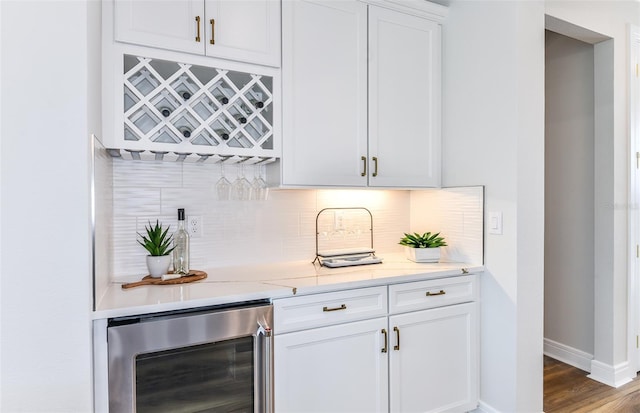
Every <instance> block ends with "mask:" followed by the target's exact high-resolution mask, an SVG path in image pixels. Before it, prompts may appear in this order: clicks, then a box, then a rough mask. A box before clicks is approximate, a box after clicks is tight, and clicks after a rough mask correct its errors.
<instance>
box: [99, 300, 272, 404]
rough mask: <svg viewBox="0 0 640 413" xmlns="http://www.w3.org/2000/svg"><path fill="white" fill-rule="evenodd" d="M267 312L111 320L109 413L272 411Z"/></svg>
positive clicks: (234, 311) (269, 314)
mask: <svg viewBox="0 0 640 413" xmlns="http://www.w3.org/2000/svg"><path fill="white" fill-rule="evenodd" d="M272 321H273V310H272V307H271V306H270V305H259V306H250V307H242V308H233V309H223V310H215V311H209V312H204V313H203V312H197V313H181V314H164V315H161V316H154V315H149V316H144V317H139V318H124V319H114V320H111V321H110V326H109V327H108V330H107V331H108V333H107V334H108V349H109V410H110V412H112V413H116V412H117V413H120V412H137V413H145V412H153V413H162V412H171V413H176V412H185V413H186V412H225V413H231V412H233V413H236V412H237V413H257V412H260V413H263V412H272V411H273V409H272V389H271V383H272V371H273V370H272V345H271V340H272V337H271V325H272Z"/></svg>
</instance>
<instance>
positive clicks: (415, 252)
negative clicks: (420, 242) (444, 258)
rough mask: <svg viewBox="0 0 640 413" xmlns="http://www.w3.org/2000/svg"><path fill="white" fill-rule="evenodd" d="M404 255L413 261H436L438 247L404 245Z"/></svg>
mask: <svg viewBox="0 0 640 413" xmlns="http://www.w3.org/2000/svg"><path fill="white" fill-rule="evenodd" d="M404 254H405V256H406V257H407V258H408V259H409V260H411V261H413V262H438V261H439V260H440V248H439V247H438V248H411V247H404Z"/></svg>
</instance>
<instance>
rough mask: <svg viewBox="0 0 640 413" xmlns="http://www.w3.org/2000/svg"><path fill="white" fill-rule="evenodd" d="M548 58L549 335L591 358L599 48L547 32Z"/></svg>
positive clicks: (546, 238)
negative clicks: (595, 123)
mask: <svg viewBox="0 0 640 413" xmlns="http://www.w3.org/2000/svg"><path fill="white" fill-rule="evenodd" d="M545 57H546V68H545V95H546V98H545V99H546V105H545V125H546V126H545V164H546V167H545V284H544V293H545V300H544V302H545V317H544V329H545V334H544V337H545V339H547V340H552V341H553V342H555V343H559V344H561V345H564V346H568V347H569V348H570V349H575V350H579V351H581V352H585V353H588V354H591V355H593V351H594V347H593V340H594V276H595V272H594V244H595V240H594V200H595V198H594V197H595V195H594V51H593V45H591V44H588V43H584V42H582V41H580V40H576V39H572V38H570V37H567V36H563V35H560V34H557V33H554V32H551V31H548V32H547V33H546V47H545ZM567 361H570V360H567ZM586 367H587V369H590V361H589V362H588V364H587V366H586Z"/></svg>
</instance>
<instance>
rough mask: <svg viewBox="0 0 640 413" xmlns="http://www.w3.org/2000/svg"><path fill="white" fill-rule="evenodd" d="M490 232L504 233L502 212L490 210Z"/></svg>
mask: <svg viewBox="0 0 640 413" xmlns="http://www.w3.org/2000/svg"><path fill="white" fill-rule="evenodd" d="M489 234H497V235H502V212H489Z"/></svg>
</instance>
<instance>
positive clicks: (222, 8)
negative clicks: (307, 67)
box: [205, 0, 280, 67]
mask: <svg viewBox="0 0 640 413" xmlns="http://www.w3.org/2000/svg"><path fill="white" fill-rule="evenodd" d="M205 9H206V14H207V18H206V22H205V23H206V37H207V41H206V54H207V55H208V56H215V57H221V58H226V59H232V60H240V61H245V62H250V63H259V64H265V65H270V66H277V67H278V66H280V2H279V1H275V0H242V1H237V0H232V1H230V0H206V2H205Z"/></svg>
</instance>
